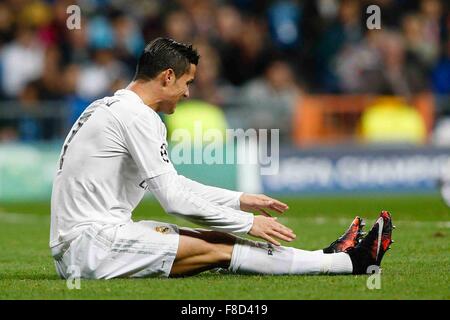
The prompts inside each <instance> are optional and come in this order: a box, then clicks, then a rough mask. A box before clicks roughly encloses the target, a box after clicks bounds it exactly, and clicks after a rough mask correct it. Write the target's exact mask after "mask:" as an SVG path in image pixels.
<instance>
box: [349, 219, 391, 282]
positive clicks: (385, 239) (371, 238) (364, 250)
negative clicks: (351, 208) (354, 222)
mask: <svg viewBox="0 0 450 320" xmlns="http://www.w3.org/2000/svg"><path fill="white" fill-rule="evenodd" d="M393 229H394V227H393V225H392V218H391V215H390V214H389V212H387V211H381V214H380V217H379V218H378V219H377V221H376V222H375V224H374V225H373V227H372V229H371V230H370V231H369V233H368V234H367V236H366V237H365V238H364V239H362V240H361V241H360V242H359V244H358V245H357V246H355V247H354V248H351V249H349V250H347V253H348V254H349V255H350V258H351V260H352V263H353V273H354V274H365V273H367V268H368V267H370V266H373V265H375V266H380V265H381V260H382V259H383V256H384V254H385V253H386V251H388V250H389V249H390V245H391V244H392V243H393V242H394V241H393V240H392V230H393Z"/></svg>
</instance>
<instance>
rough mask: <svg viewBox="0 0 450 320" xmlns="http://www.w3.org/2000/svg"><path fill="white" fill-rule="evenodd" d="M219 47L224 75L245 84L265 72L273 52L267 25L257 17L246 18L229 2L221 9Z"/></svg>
mask: <svg viewBox="0 0 450 320" xmlns="http://www.w3.org/2000/svg"><path fill="white" fill-rule="evenodd" d="M217 30H218V37H217V38H216V39H215V41H214V46H215V47H216V48H217V49H218V51H219V55H220V60H221V62H222V71H223V75H224V78H225V79H227V80H228V81H229V82H231V83H232V84H233V85H242V84H243V83H245V82H246V81H248V80H250V79H251V78H254V77H257V76H259V75H260V74H261V73H262V72H263V68H264V64H265V62H266V61H267V59H268V57H269V53H270V48H268V47H267V43H270V42H269V41H268V39H267V30H266V27H265V26H264V25H263V23H261V21H260V20H259V19H258V18H256V17H250V16H249V17H245V19H244V18H243V17H242V16H241V14H240V13H239V12H238V11H237V10H236V8H234V7H232V6H229V5H225V6H222V7H220V8H219V9H218V10H217Z"/></svg>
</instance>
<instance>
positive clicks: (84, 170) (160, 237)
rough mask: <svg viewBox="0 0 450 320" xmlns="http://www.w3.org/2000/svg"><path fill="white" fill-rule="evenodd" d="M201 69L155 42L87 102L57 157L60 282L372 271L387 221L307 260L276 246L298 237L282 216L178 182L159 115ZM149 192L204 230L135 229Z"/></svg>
mask: <svg viewBox="0 0 450 320" xmlns="http://www.w3.org/2000/svg"><path fill="white" fill-rule="evenodd" d="M198 60H199V55H198V54H197V52H196V51H195V50H194V49H193V48H192V46H190V45H185V44H181V43H177V42H175V41H173V40H171V39H164V38H158V39H156V40H154V41H152V42H151V43H150V44H149V45H148V46H147V47H146V48H145V50H144V52H143V54H142V55H141V57H140V59H139V62H138V65H137V70H136V75H135V77H134V79H133V81H132V82H131V83H130V84H129V85H128V87H127V88H126V89H122V90H118V91H117V92H116V93H115V94H114V95H113V96H111V97H105V98H103V99H100V100H97V101H94V102H93V103H92V104H91V105H90V106H88V107H87V109H86V110H85V111H84V112H83V114H82V115H81V116H80V117H79V119H78V120H77V122H76V123H75V124H74V125H73V127H72V129H71V130H70V132H69V134H68V136H67V138H66V140H65V142H64V145H63V148H62V151H61V155H60V159H59V163H58V170H57V174H56V177H55V180H54V184H53V191H52V200H51V230H50V248H51V252H52V256H53V258H54V260H55V264H56V269H57V271H58V273H59V275H60V276H61V277H63V278H68V277H69V276H70V275H71V274H70V272H71V271H70V270H74V267H75V268H78V271H79V275H80V276H81V278H91V279H110V278H116V277H150V276H163V277H168V276H173V277H175V276H185V275H193V274H196V273H199V272H202V271H205V270H210V269H214V268H222V269H226V270H228V271H229V272H233V273H257V274H322V273H324V274H352V273H353V274H362V273H366V272H367V268H368V267H369V266H371V265H380V263H381V259H382V257H383V255H384V253H385V252H386V251H387V249H388V248H389V246H390V244H391V242H392V241H391V232H392V222H391V217H390V215H389V213H388V212H386V211H383V212H382V213H381V215H380V217H379V218H378V220H377V221H376V223H375V225H374V226H373V228H372V230H371V231H370V232H369V233H368V234H367V236H366V237H365V238H362V227H363V225H362V223H361V219H359V217H357V218H355V220H354V221H353V223H352V224H351V226H350V228H349V229H348V230H347V232H346V233H345V234H344V235H343V236H342V237H341V238H339V239H338V240H336V241H335V242H333V243H332V244H331V245H330V246H329V247H327V248H325V249H322V250H317V251H305V250H300V249H296V248H292V247H285V246H281V245H280V243H279V241H280V240H283V241H287V242H290V241H292V240H294V239H295V237H296V236H295V234H294V232H293V231H292V230H291V229H289V228H288V227H286V226H284V225H283V224H281V223H279V222H278V221H277V218H273V217H270V216H269V215H268V213H267V210H273V211H275V212H278V213H283V212H284V211H286V210H287V209H288V206H287V205H286V204H284V203H282V202H280V201H277V200H275V199H272V198H269V197H267V196H265V195H252V194H246V193H240V192H235V191H229V190H224V189H220V188H215V187H210V186H206V185H202V184H200V183H197V182H194V181H192V180H190V179H187V178H185V177H183V176H181V175H178V174H177V172H176V171H175V169H174V167H173V165H172V163H171V162H170V160H169V158H168V155H167V142H166V128H165V126H164V124H163V122H162V121H161V120H160V118H159V116H158V114H157V112H163V113H166V114H171V113H173V112H174V111H175V107H176V104H177V102H178V101H179V100H181V99H183V98H187V97H189V84H190V83H192V81H193V80H194V76H195V72H196V66H197V64H198ZM147 190H148V191H150V192H152V193H153V194H154V196H155V197H156V199H157V200H158V201H159V203H160V204H161V206H162V207H163V208H164V210H165V211H166V212H167V213H170V214H173V215H176V216H178V217H182V218H185V219H187V220H189V221H192V222H195V223H197V224H199V225H203V226H206V227H208V228H209V229H211V230H205V229H188V228H178V227H177V226H176V225H173V224H168V223H164V222H156V221H139V222H134V221H132V219H131V215H132V212H133V210H134V209H135V208H136V206H137V205H138V203H139V202H140V201H141V199H142V197H143V196H144V193H145V192H146V191H147ZM250 211H259V212H261V213H262V215H253V214H252V213H250ZM239 234H241V235H242V234H249V235H251V236H254V237H257V238H260V239H262V240H264V242H256V241H252V240H247V239H245V238H242V237H239V236H237V235H239Z"/></svg>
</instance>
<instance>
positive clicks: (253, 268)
mask: <svg viewBox="0 0 450 320" xmlns="http://www.w3.org/2000/svg"><path fill="white" fill-rule="evenodd" d="M391 232H392V221H391V218H390V215H389V213H387V212H382V214H381V216H380V218H379V219H378V220H377V222H376V223H375V225H374V227H373V228H372V230H371V231H370V233H369V234H368V236H367V237H366V239H364V240H363V241H361V243H360V244H358V246H357V247H356V248H355V249H354V250H352V251H351V252H349V254H347V253H345V252H338V253H329V254H327V253H324V252H323V250H317V251H306V250H300V249H296V248H292V247H284V246H278V247H277V246H273V245H271V244H268V243H263V242H257V241H252V240H247V239H242V238H235V237H233V236H230V235H228V234H224V233H220V232H213V231H205V230H182V229H180V240H179V246H178V251H177V255H176V258H175V261H174V263H173V266H172V270H171V272H170V275H171V276H181V275H191V274H195V273H198V272H201V271H205V270H208V269H212V268H216V267H222V268H228V269H229V270H230V271H232V272H235V273H256V274H321V273H325V274H350V273H352V272H354V273H365V271H366V268H367V266H369V265H372V264H375V265H380V263H381V258H382V256H383V255H384V252H386V251H387V249H388V247H389V245H390V243H391V242H392V241H391Z"/></svg>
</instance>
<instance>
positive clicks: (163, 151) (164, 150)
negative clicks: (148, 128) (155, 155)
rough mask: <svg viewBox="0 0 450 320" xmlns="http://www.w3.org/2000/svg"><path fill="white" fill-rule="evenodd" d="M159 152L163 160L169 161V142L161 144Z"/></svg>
mask: <svg viewBox="0 0 450 320" xmlns="http://www.w3.org/2000/svg"><path fill="white" fill-rule="evenodd" d="M159 153H160V154H161V158H162V159H163V161H164V162H167V163H169V154H168V153H167V144H166V143H163V144H162V145H161V148H160V151H159Z"/></svg>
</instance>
